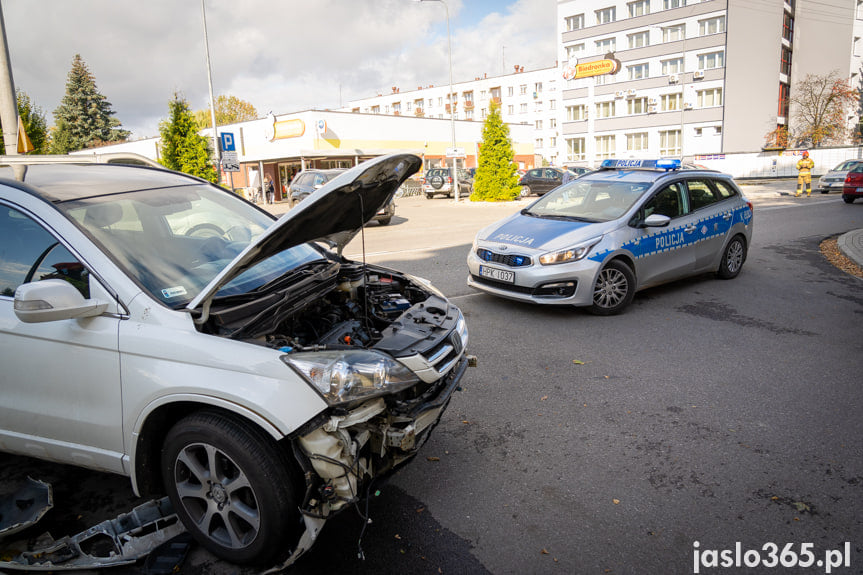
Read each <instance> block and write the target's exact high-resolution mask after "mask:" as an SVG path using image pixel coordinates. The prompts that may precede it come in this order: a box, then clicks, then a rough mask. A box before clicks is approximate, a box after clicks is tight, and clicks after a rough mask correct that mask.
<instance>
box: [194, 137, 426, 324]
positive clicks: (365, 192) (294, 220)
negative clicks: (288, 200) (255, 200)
mask: <svg viewBox="0 0 863 575" xmlns="http://www.w3.org/2000/svg"><path fill="white" fill-rule="evenodd" d="M421 165H422V160H421V159H420V158H419V156H416V155H414V154H402V153H397V154H389V155H386V156H381V157H378V158H374V159H372V160H369V161H367V162H363V163H362V164H360V165H358V166H356V167H354V168H351V169H350V170H348V171H346V172H345V173H343V174H341V175H339V176H337V177H336V178H334V179H332V180H330V181H329V182H327V183H326V184H325V185H324V186H323V187H321V188H319V189H318V190H315V192H314V193H312V194H311V195H310V196H309V197H307V198H306V199H305V200H303V201H302V202H300V203H299V204H298V205H297V206H295V207H294V208H293V209H291V210H290V211H289V212H287V213H286V214H285V215H283V216H282V217H281V218H279V219H278V220H277V221H276V222H275V223H273V225H272V226H270V227H269V228H267V230H266V231H265V232H264V233H263V234H261V235H260V236H259V237H258V238H257V240H255V241H254V242H252V243H251V244H249V245H248V246H247V247H246V249H244V250H243V251H242V252H240V254H239V255H238V256H237V257H236V258H234V260H233V261H232V262H231V263H230V264H228V265H227V266H225V269H223V270H222V271H221V272H219V274H218V275H217V276H216V277H215V278H213V281H211V282H210V283H209V284H208V285H207V286H206V287H205V288H204V289H203V290H201V293H199V294H198V295H197V297H195V298H194V299H193V300H192V301H191V302H189V305H188V306H186V307H187V309H190V310H192V309H196V308H198V307H200V306H201V305H202V304H209V301H210V300H211V299H212V297H213V295H214V294H215V293H216V292H217V291H218V290H219V289H221V287H222V286H224V285H225V284H227V283H228V282H229V281H231V280H232V279H234V278H235V277H237V276H238V275H240V274H241V273H243V272H244V271H245V270H247V269H249V268H251V267H252V266H254V265H255V264H257V263H259V262H261V261H263V260H265V259H267V258H268V257H270V256H273V255H275V254H277V253H279V252H281V251H283V250H286V249H288V248H292V247H294V246H297V245H300V244H303V243H306V242H310V241H320V242H324V243H326V244H328V245H329V246H330V247H334V248H338V250H339V252H341V250H342V249H344V247H345V246H346V245H347V244H348V242H350V241H351V240H352V239H353V237H354V236H355V235H357V233H359V231H360V230H361V229H362V227H363V226H364V225H365V224H366V223H367V222H368V221H369V220H371V219H372V218H373V217H374V216H375V214H377V212H378V210H380V209H381V208H383V207H384V206H385V205H387V203H389V202H390V201H391V200H392V198H393V196H394V195H395V193H396V190H398V189H399V186H401V185H402V182H404V181H405V180H406V179H407V178H408V177H410V176H411V175H413V174H414V173H416V172H417V170H419V168H420V166H421Z"/></svg>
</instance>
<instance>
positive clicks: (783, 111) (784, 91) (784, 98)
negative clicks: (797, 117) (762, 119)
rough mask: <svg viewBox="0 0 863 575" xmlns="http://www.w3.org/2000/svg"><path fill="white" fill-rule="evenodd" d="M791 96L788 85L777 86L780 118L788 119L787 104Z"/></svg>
mask: <svg viewBox="0 0 863 575" xmlns="http://www.w3.org/2000/svg"><path fill="white" fill-rule="evenodd" d="M790 96H791V86H789V85H788V84H783V83H780V84H779V112H778V114H779V116H780V117H782V118H787V117H788V104H789V98H790Z"/></svg>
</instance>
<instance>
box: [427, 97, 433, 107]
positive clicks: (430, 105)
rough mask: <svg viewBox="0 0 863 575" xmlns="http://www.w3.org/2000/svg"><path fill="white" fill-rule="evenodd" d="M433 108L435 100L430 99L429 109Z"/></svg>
mask: <svg viewBox="0 0 863 575" xmlns="http://www.w3.org/2000/svg"><path fill="white" fill-rule="evenodd" d="M432 106H434V100H432V99H431V98H429V99H428V107H429V108H431V107H432Z"/></svg>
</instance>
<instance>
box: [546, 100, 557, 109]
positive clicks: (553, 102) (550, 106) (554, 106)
mask: <svg viewBox="0 0 863 575" xmlns="http://www.w3.org/2000/svg"><path fill="white" fill-rule="evenodd" d="M548 109H549V110H557V100H549V101H548Z"/></svg>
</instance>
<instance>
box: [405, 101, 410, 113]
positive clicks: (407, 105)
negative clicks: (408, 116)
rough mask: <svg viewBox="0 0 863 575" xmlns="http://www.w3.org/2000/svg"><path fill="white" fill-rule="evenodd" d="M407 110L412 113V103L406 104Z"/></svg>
mask: <svg viewBox="0 0 863 575" xmlns="http://www.w3.org/2000/svg"><path fill="white" fill-rule="evenodd" d="M405 108H406V109H407V111H408V112H410V111H411V103H410V102H407V103H406V104H405Z"/></svg>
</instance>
